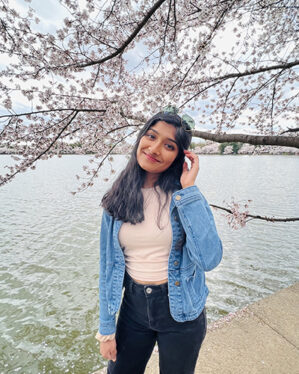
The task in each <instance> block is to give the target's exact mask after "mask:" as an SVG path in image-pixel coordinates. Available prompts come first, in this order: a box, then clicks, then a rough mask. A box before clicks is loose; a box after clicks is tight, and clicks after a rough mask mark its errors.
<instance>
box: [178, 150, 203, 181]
mask: <svg viewBox="0 0 299 374" xmlns="http://www.w3.org/2000/svg"><path fill="white" fill-rule="evenodd" d="M184 153H185V156H186V157H188V158H189V160H190V161H191V167H190V169H189V168H188V164H187V162H186V161H185V162H184V165H183V172H182V175H181V179H180V182H181V185H182V187H183V188H187V187H190V186H193V185H194V183H195V179H196V177H197V174H198V170H199V160H198V156H197V155H196V154H195V153H194V152H191V151H187V150H184Z"/></svg>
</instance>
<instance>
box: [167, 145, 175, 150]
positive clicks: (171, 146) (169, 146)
mask: <svg viewBox="0 0 299 374" xmlns="http://www.w3.org/2000/svg"><path fill="white" fill-rule="evenodd" d="M166 148H167V149H169V150H172V151H173V150H174V146H173V145H171V144H166Z"/></svg>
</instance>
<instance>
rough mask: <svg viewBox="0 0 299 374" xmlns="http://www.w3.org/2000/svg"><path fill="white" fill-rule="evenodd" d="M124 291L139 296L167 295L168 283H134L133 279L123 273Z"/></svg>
mask: <svg viewBox="0 0 299 374" xmlns="http://www.w3.org/2000/svg"><path fill="white" fill-rule="evenodd" d="M124 285H125V289H126V291H131V292H135V293H140V294H147V295H154V294H161V293H165V294H168V282H165V283H162V284H141V283H137V282H135V281H134V279H133V278H132V277H131V276H130V275H129V274H128V273H127V272H125V281H124Z"/></svg>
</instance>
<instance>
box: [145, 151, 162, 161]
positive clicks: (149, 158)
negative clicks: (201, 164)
mask: <svg viewBox="0 0 299 374" xmlns="http://www.w3.org/2000/svg"><path fill="white" fill-rule="evenodd" d="M144 154H145V157H146V158H147V159H148V160H149V161H151V162H160V161H158V160H156V159H155V158H154V157H152V156H150V155H149V154H147V153H145V152H144Z"/></svg>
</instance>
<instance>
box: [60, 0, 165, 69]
mask: <svg viewBox="0 0 299 374" xmlns="http://www.w3.org/2000/svg"><path fill="white" fill-rule="evenodd" d="M165 1H166V0H159V1H157V2H156V3H155V4H154V5H153V6H152V7H151V9H150V10H149V11H148V12H147V13H146V15H145V17H144V18H143V20H142V21H141V22H140V23H139V24H138V26H137V27H136V29H135V30H134V31H133V32H132V34H131V35H130V36H129V37H128V38H127V40H125V42H124V43H123V44H122V45H121V46H120V47H119V48H117V49H116V51H115V52H113V53H111V54H110V55H108V56H106V57H103V58H101V59H99V60H95V61H91V62H85V63H82V64H70V65H62V66H55V67H54V68H55V69H65V68H68V67H76V68H85V67H88V66H93V65H100V64H103V63H104V62H106V61H108V60H111V59H113V58H114V57H116V56H118V55H120V54H121V53H122V52H123V51H124V50H125V49H126V47H127V46H128V45H129V44H130V43H131V42H132V41H133V40H134V38H135V37H136V36H137V35H138V34H139V32H140V31H141V30H142V28H143V27H144V26H145V25H146V23H147V21H148V20H149V19H150V18H151V16H152V15H153V14H154V13H155V12H156V10H157V9H159V8H160V6H161V5H162V4H163V3H164V2H165Z"/></svg>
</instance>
